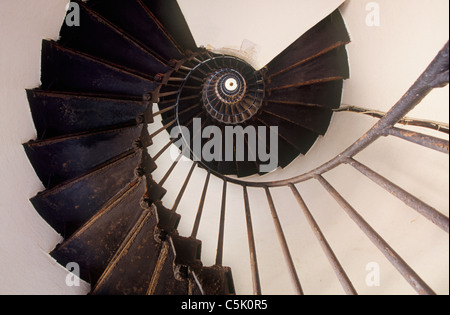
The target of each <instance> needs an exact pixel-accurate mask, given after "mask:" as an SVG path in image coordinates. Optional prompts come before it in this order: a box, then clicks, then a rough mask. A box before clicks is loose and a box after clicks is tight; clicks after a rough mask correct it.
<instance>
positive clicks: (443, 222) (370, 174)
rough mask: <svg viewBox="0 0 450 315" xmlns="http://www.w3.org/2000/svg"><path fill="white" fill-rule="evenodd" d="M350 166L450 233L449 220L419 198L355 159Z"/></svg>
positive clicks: (349, 162) (351, 160) (350, 160)
mask: <svg viewBox="0 0 450 315" xmlns="http://www.w3.org/2000/svg"><path fill="white" fill-rule="evenodd" d="M348 164H350V165H351V166H353V167H354V168H355V169H357V170H358V171H359V172H361V174H363V175H365V176H366V177H367V178H369V179H371V180H372V181H373V182H374V183H376V184H378V185H379V186H380V187H382V188H384V189H385V190H386V191H388V192H389V193H391V194H392V195H393V196H395V197H397V198H398V199H400V200H401V201H403V202H404V203H405V204H406V205H408V206H409V207H411V208H412V209H414V210H416V211H417V212H419V213H420V214H421V215H423V216H424V217H425V218H427V219H428V220H430V221H431V222H433V223H434V224H436V225H437V226H439V227H440V228H441V229H443V230H444V231H445V232H447V233H448V232H449V218H448V217H446V216H445V215H443V214H442V213H440V212H439V211H437V210H436V209H434V208H433V207H430V206H429V205H427V204H426V203H424V202H423V201H421V200H420V199H418V198H417V197H414V196H413V195H411V194H410V193H408V192H406V191H405V190H403V189H402V188H400V187H399V186H397V185H395V184H394V183H392V182H390V181H389V180H388V179H386V178H384V177H383V176H381V175H379V174H378V173H376V172H374V171H373V170H371V169H370V168H368V167H367V166H365V165H363V164H361V163H359V162H358V161H356V160H354V159H349V160H348Z"/></svg>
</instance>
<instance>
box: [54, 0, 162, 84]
mask: <svg viewBox="0 0 450 315" xmlns="http://www.w3.org/2000/svg"><path fill="white" fill-rule="evenodd" d="M72 1H75V2H76V3H77V4H78V6H79V7H80V11H79V12H80V23H79V26H77V27H71V26H68V25H67V24H66V23H63V25H62V27H61V31H60V38H59V42H60V43H61V44H63V45H64V46H65V47H69V48H72V49H75V50H77V51H79V52H83V53H86V54H89V55H92V56H96V57H97V58H100V59H102V60H105V61H107V62H110V63H112V64H115V65H117V66H118V67H120V68H122V69H127V70H128V71H129V72H133V73H136V74H138V75H140V76H142V77H147V78H150V79H152V77H153V76H154V75H156V74H158V73H166V72H168V71H169V70H170V69H171V67H170V66H169V65H168V64H167V63H166V62H165V61H164V60H163V59H162V58H161V57H160V56H158V55H156V54H155V53H154V52H153V51H151V50H150V49H147V47H144V46H142V45H141V44H140V43H139V42H137V41H136V40H134V39H133V38H132V37H130V36H129V35H128V34H127V33H125V32H124V31H123V30H121V29H119V28H118V27H117V26H116V25H114V24H112V23H111V22H110V21H108V20H107V19H105V18H104V17H102V16H101V15H99V14H98V13H96V12H95V11H93V10H92V9H90V8H89V7H88V5H87V4H85V3H84V2H83V1H81V0H72ZM93 30H95V31H93ZM130 56H133V57H132V58H130Z"/></svg>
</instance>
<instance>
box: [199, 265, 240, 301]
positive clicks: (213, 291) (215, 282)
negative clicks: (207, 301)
mask: <svg viewBox="0 0 450 315" xmlns="http://www.w3.org/2000/svg"><path fill="white" fill-rule="evenodd" d="M195 274H196V276H197V278H198V280H199V283H200V285H201V287H202V288H203V290H204V292H205V293H206V294H208V295H235V294H236V291H235V288H234V282H233V276H232V273H231V268H229V267H223V266H217V265H215V266H211V267H204V268H202V269H201V271H199V272H196V273H195Z"/></svg>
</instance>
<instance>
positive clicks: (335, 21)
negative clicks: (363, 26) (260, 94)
mask: <svg viewBox="0 0 450 315" xmlns="http://www.w3.org/2000/svg"><path fill="white" fill-rule="evenodd" d="M349 42H350V37H349V34H348V32H347V29H346V27H345V23H344V20H343V18H342V15H341V13H340V12H339V10H336V11H334V12H333V13H332V14H330V15H329V16H327V17H326V18H325V19H323V20H322V21H321V22H319V23H318V24H317V25H315V26H314V27H312V28H311V29H310V30H309V31H307V32H306V33H305V34H304V35H302V36H301V37H300V38H299V39H298V40H296V41H295V42H294V43H293V44H291V45H290V46H289V47H288V48H286V49H285V50H284V51H283V52H282V53H281V54H280V55H278V56H277V57H276V58H275V59H274V60H272V61H271V62H270V63H269V64H268V65H267V66H266V68H267V70H268V72H267V73H266V77H267V78H270V77H272V76H274V75H276V74H277V73H281V72H283V71H286V70H288V69H290V68H292V67H295V66H296V65H299V64H301V63H305V62H307V61H308V60H311V59H314V58H318V57H319V56H321V55H323V54H324V53H326V52H328V51H330V50H332V49H334V48H336V47H339V46H343V45H345V44H348V43H349Z"/></svg>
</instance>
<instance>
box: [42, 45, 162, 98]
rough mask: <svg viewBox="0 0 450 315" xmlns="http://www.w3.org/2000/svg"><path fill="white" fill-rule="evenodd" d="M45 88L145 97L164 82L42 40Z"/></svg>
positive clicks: (43, 83) (155, 90)
mask: <svg viewBox="0 0 450 315" xmlns="http://www.w3.org/2000/svg"><path fill="white" fill-rule="evenodd" d="M41 82H42V89H44V90H54V91H66V92H84V93H100V94H121V95H127V96H139V97H142V96H143V95H146V94H153V93H156V92H157V90H158V88H159V87H160V84H159V83H157V82H156V81H154V80H152V79H148V78H143V77H141V76H138V75H136V74H133V73H131V72H128V71H125V70H123V69H120V68H118V67H117V66H113V65H111V64H108V63H107V62H105V61H102V60H99V59H97V58H95V57H93V56H88V55H86V54H82V53H80V52H77V51H74V50H71V49H68V48H64V47H63V46H61V45H59V44H57V43H56V42H54V41H48V40H44V41H43V43H42V70H41Z"/></svg>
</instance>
